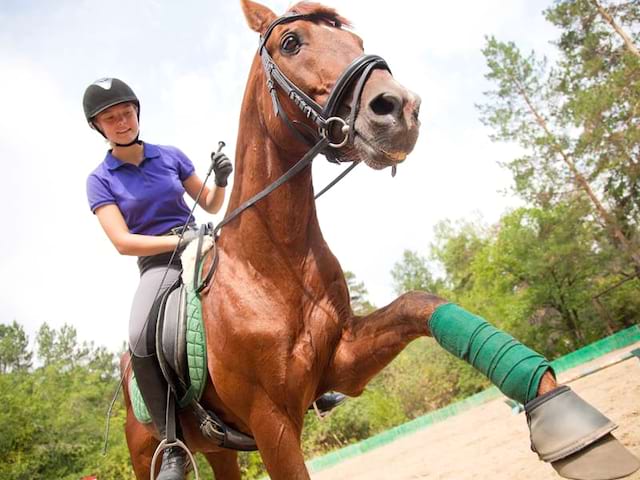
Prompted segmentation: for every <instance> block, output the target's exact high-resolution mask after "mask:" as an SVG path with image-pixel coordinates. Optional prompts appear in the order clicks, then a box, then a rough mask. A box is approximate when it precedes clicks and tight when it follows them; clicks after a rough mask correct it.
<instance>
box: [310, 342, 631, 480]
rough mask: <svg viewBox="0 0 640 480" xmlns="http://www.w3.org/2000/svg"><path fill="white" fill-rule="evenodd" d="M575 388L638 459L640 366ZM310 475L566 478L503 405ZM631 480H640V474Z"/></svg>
mask: <svg viewBox="0 0 640 480" xmlns="http://www.w3.org/2000/svg"><path fill="white" fill-rule="evenodd" d="M639 347H640V342H638V343H636V344H634V345H631V346H629V347H625V348H624V349H621V350H617V351H615V352H612V353H610V354H608V355H605V356H603V357H600V358H597V359H596V360H593V361H592V362H590V363H588V364H585V365H581V366H579V367H576V368H574V369H572V370H569V371H567V372H564V373H563V374H561V375H560V381H561V382H563V381H566V380H567V379H570V378H571V377H573V376H576V375H578V374H580V373H581V372H583V371H585V370H586V369H588V368H593V367H596V366H599V365H602V364H604V363H606V362H607V361H610V360H613V359H615V358H619V357H620V356H622V355H623V354H624V353H627V352H628V351H630V350H632V349H634V348H639ZM569 385H570V386H571V387H572V388H573V389H574V390H575V391H576V392H577V393H578V394H579V395H580V396H582V397H583V398H585V399H586V400H587V401H588V402H590V403H591V404H593V405H594V406H596V407H597V408H598V409H600V410H601V411H602V412H603V413H604V414H605V415H607V416H608V417H609V418H610V419H612V420H613V421H614V422H616V423H617V424H618V425H619V427H618V429H617V430H615V431H614V432H613V433H614V435H615V436H616V437H617V438H618V439H619V440H620V441H621V442H622V443H623V444H624V445H625V446H627V448H629V449H630V450H631V451H632V452H633V453H634V454H635V455H636V456H637V457H640V361H638V359H637V358H632V359H629V360H626V361H624V362H622V363H618V364H617V365H613V366H611V367H609V368H606V369H604V370H601V371H599V372H597V373H594V374H593V375H589V376H587V377H584V378H581V379H578V380H575V381H573V382H570V383H569ZM312 478H313V479H314V480H329V479H331V480H342V479H345V480H347V479H348V480H360V479H362V480H364V479H366V480H382V479H384V480H409V479H412V480H413V479H429V480H436V479H438V480H551V479H556V480H557V479H560V478H561V477H560V476H559V475H557V474H556V472H555V471H554V470H553V469H552V468H551V466H549V465H548V464H545V463H543V462H541V461H539V460H538V457H537V455H536V454H534V453H533V452H531V450H530V449H529V431H528V429H527V425H526V419H525V416H524V414H523V413H520V414H519V415H514V414H512V413H511V411H510V409H509V407H508V406H507V405H506V404H505V403H504V401H503V400H494V401H491V402H489V403H486V404H484V405H481V406H479V407H477V408H474V409H472V410H469V411H467V412H464V413H462V414H459V415H457V416H455V417H452V418H450V419H448V420H445V421H443V422H441V423H438V424H436V425H433V426H431V427H429V428H426V429H424V430H422V431H419V432H417V433H414V434H412V435H409V436H406V437H402V438H400V439H398V440H397V441H395V442H393V443H391V444H389V445H386V446H384V447H380V448H378V449H375V450H372V451H370V452H367V453H366V454H363V455H360V456H359V457H356V458H353V459H350V460H346V461H344V462H342V463H339V464H338V465H336V466H334V467H332V468H329V469H327V470H323V471H321V472H318V473H316V474H314V475H313V476H312ZM626 479H628V480H631V479H633V480H640V471H637V472H635V473H634V474H633V475H631V476H629V477H626Z"/></svg>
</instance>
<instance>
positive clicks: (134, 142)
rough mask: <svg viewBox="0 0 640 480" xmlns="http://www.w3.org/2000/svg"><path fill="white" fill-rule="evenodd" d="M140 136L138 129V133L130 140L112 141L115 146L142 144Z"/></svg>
mask: <svg viewBox="0 0 640 480" xmlns="http://www.w3.org/2000/svg"><path fill="white" fill-rule="evenodd" d="M139 137H140V131H138V134H137V135H136V138H134V139H133V140H132V141H131V142H129V143H115V142H114V143H113V144H114V145H115V146H116V147H130V146H131V145H135V144H136V143H137V144H138V145H142V141H141V140H139Z"/></svg>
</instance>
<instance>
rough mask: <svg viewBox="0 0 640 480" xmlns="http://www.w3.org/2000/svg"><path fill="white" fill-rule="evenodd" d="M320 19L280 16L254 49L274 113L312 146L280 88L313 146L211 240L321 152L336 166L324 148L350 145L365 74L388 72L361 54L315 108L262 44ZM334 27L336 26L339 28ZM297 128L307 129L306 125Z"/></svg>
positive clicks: (230, 217)
mask: <svg viewBox="0 0 640 480" xmlns="http://www.w3.org/2000/svg"><path fill="white" fill-rule="evenodd" d="M324 18H325V17H323V16H321V15H316V14H311V15H304V14H299V13H289V14H286V15H283V16H282V17H279V18H277V19H276V20H274V21H273V22H272V23H271V25H269V27H268V28H267V30H266V31H265V33H264V35H262V36H261V38H260V45H259V47H258V54H259V55H260V58H261V60H262V68H263V70H264V72H265V75H266V79H267V82H266V83H267V89H268V90H269V93H270V95H271V100H272V103H273V110H274V113H275V114H276V115H277V116H279V117H280V118H282V119H283V121H284V122H285V124H286V125H287V127H289V129H290V130H291V131H292V132H293V133H294V135H295V136H296V137H297V138H298V139H301V140H302V141H303V142H304V143H307V144H312V143H313V142H311V141H310V140H309V135H308V132H306V133H302V132H301V131H300V130H299V129H298V128H296V126H295V124H296V123H297V124H301V123H300V122H297V121H294V122H292V121H291V120H290V119H289V116H288V115H287V113H286V112H285V110H284V109H283V108H282V105H281V103H280V99H279V97H278V93H277V87H280V88H281V89H282V90H283V92H284V93H285V94H286V95H287V97H289V99H291V101H292V102H293V103H294V104H295V105H296V106H297V107H298V108H299V109H300V111H301V112H302V113H303V114H304V115H305V116H306V117H307V118H308V119H310V120H311V121H312V122H313V123H314V124H315V125H316V128H317V131H315V132H314V131H313V130H312V129H310V128H309V131H311V132H312V135H313V137H314V138H313V141H314V142H316V143H315V145H313V147H311V149H310V150H309V151H308V152H307V153H306V154H305V155H304V156H303V157H302V158H301V159H300V160H298V162H297V163H296V164H295V165H293V167H291V168H290V169H289V170H287V171H286V172H285V173H284V174H283V175H282V176H281V177H280V178H278V179H277V180H276V181H275V182H273V183H272V184H271V185H269V186H268V187H267V188H265V189H264V190H262V191H261V192H259V193H257V194H256V195H254V196H253V197H251V198H250V199H248V200H246V201H245V202H243V203H242V204H241V205H240V206H239V207H237V208H236V209H235V210H233V211H232V212H231V213H230V214H229V215H227V216H226V217H225V218H224V219H223V220H222V221H221V222H220V223H218V224H217V225H216V227H215V228H214V230H213V235H214V238H217V236H218V233H219V231H220V229H221V228H222V227H223V226H224V225H226V224H228V223H229V222H231V221H232V220H233V219H235V218H236V217H238V216H239V215H240V214H241V213H242V212H243V211H245V210H246V209H248V208H249V207H251V206H253V205H254V204H255V203H257V202H258V201H260V200H262V199H263V198H264V197H266V196H267V195H269V194H270V193H271V192H273V191H274V190H275V189H276V188H278V187H279V186H281V185H282V184H284V183H285V182H287V181H288V180H289V179H291V178H292V177H294V176H295V175H297V174H298V173H299V172H301V171H302V170H304V168H305V167H307V166H308V165H309V164H311V162H312V161H313V159H314V158H315V157H316V156H317V155H318V154H319V153H324V154H325V155H326V156H327V159H328V160H329V161H331V162H333V163H340V161H339V160H337V159H336V157H335V156H334V153H333V151H332V150H328V149H327V147H329V148H331V149H333V150H338V149H340V148H342V147H344V146H345V145H347V143H349V142H353V137H354V133H355V120H356V116H357V114H358V110H359V108H360V97H361V96H362V91H363V90H364V85H365V83H366V81H367V79H368V78H369V75H370V74H371V72H372V71H373V70H374V69H377V68H383V69H385V70H387V71H389V72H391V70H390V69H389V66H388V65H387V62H386V61H385V60H384V59H383V58H382V57H379V56H378V55H361V56H360V57H358V58H356V59H355V60H354V61H353V62H351V64H350V65H349V66H348V67H347V68H346V69H345V71H344V72H343V73H342V74H341V75H340V77H339V78H338V80H337V81H336V84H335V85H334V87H333V89H332V90H331V93H330V94H329V99H328V100H327V103H326V105H325V106H324V107H321V106H320V105H318V103H317V102H315V101H314V100H313V99H312V98H311V97H309V96H308V95H307V94H306V93H304V92H303V91H302V90H301V89H300V88H299V87H298V86H297V85H296V84H295V83H293V82H292V81H291V80H289V78H287V76H286V75H285V74H284V73H282V71H281V70H280V68H279V67H278V65H277V64H276V63H275V61H274V60H273V58H271V55H269V52H268V50H267V48H266V44H267V41H268V40H269V37H270V36H271V33H272V32H273V30H274V29H275V28H276V27H277V26H279V25H282V24H285V23H291V22H294V21H297V20H308V21H315V20H318V19H324ZM336 26H337V27H338V26H339V25H336ZM356 80H357V84H356V86H355V89H354V94H353V99H354V104H353V107H352V109H351V114H350V115H349V118H348V120H345V119H343V118H342V117H340V116H338V112H337V111H338V108H339V107H340V105H341V103H342V100H343V97H344V96H345V94H346V92H347V91H348V89H349V87H350V86H351V85H352V84H353V83H354V82H355V81H356ZM334 124H335V125H336V126H337V127H339V130H340V132H341V133H342V135H343V138H341V139H331V137H330V136H331V130H332V128H333V127H334ZM301 125H303V126H304V127H307V128H308V126H307V125H306V124H301ZM356 165H357V163H355V162H354V163H353V164H352V165H351V166H349V168H347V169H346V170H345V171H344V172H342V173H341V174H340V175H338V177H337V178H336V179H334V180H333V181H332V182H331V183H330V184H329V185H328V186H327V187H325V188H324V189H323V190H322V191H321V192H320V193H318V194H317V195H316V196H315V198H318V197H320V195H322V194H323V193H325V192H326V191H327V190H329V189H330V188H331V187H333V186H334V185H335V184H336V183H338V181H340V180H341V179H342V178H344V177H345V176H346V175H347V173H349V172H350V171H351V170H353V168H354V167H355V166H356ZM202 288H204V287H202Z"/></svg>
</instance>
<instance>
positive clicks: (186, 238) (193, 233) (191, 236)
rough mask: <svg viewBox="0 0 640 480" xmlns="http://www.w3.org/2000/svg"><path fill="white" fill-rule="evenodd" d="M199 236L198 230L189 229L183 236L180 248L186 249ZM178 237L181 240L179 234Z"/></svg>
mask: <svg viewBox="0 0 640 480" xmlns="http://www.w3.org/2000/svg"><path fill="white" fill-rule="evenodd" d="M198 235H199V230H198V229H197V228H187V229H186V230H185V232H184V234H183V235H182V240H180V246H181V247H183V248H184V247H186V246H187V244H188V243H189V242H190V241H192V240H195V239H196V238H198ZM177 237H178V238H180V235H179V234H178V235H177Z"/></svg>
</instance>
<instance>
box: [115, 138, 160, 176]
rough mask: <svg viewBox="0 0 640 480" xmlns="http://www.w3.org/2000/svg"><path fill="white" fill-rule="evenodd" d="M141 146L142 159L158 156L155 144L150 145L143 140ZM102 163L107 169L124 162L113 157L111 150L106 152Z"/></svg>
mask: <svg viewBox="0 0 640 480" xmlns="http://www.w3.org/2000/svg"><path fill="white" fill-rule="evenodd" d="M142 148H143V154H144V160H149V159H152V158H158V157H159V156H160V150H159V149H158V147H157V146H156V145H151V144H149V143H146V142H145V143H143V144H142ZM144 160H143V162H144ZM104 163H105V164H106V165H107V168H108V169H109V170H116V169H118V168H120V167H121V166H122V165H124V164H125V162H123V161H122V160H119V159H117V158H116V157H114V156H113V154H112V152H111V150H109V151H108V152H107V155H106V157H105V158H104Z"/></svg>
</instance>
